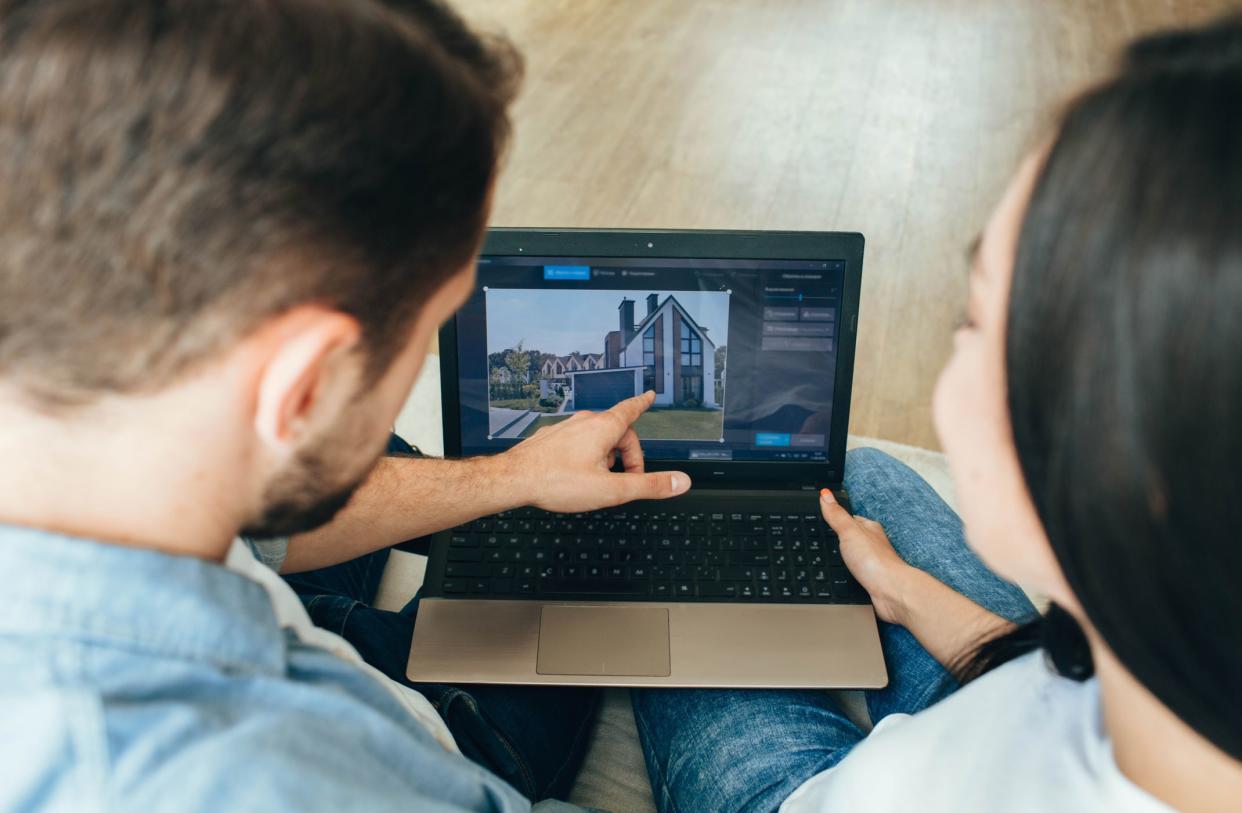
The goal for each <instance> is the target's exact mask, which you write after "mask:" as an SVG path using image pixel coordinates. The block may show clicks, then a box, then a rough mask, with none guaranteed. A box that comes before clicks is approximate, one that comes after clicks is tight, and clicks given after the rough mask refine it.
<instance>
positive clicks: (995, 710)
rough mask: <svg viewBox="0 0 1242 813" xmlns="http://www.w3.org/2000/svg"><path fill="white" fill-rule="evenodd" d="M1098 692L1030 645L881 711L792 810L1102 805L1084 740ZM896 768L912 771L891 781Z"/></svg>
mask: <svg viewBox="0 0 1242 813" xmlns="http://www.w3.org/2000/svg"><path fill="white" fill-rule="evenodd" d="M1097 697H1098V695H1097V694H1096V690H1095V686H1094V684H1084V683H1078V682H1075V681H1071V680H1067V679H1065V678H1062V677H1059V676H1058V675H1056V674H1055V672H1053V671H1052V669H1051V668H1050V667H1049V666H1048V664H1047V663H1046V662H1045V660H1044V656H1043V654H1042V653H1041V652H1034V653H1031V654H1029V655H1025V656H1023V657H1021V658H1018V659H1015V660H1013V661H1011V662H1009V663H1007V664H1005V665H1003V666H1001V667H998V668H997V669H995V670H994V671H992V672H990V673H988V674H987V675H984V676H983V677H981V678H978V679H977V680H975V681H974V682H972V683H971V684H969V685H968V686H965V687H963V688H962V689H959V690H958V691H957V692H955V693H954V694H953V695H951V696H950V697H948V698H946V699H945V700H942V701H941V702H939V703H937V704H936V705H934V706H932V707H930V708H928V709H926V710H924V711H923V712H921V713H919V714H917V715H915V716H913V717H909V716H906V715H893V716H892V717H889V718H885V719H884V720H881V721H878V724H877V725H876V728H875V730H874V731H873V732H872V734H871V735H870V736H868V737H867V738H866V739H865V740H864V741H863V742H862V743H860V744H859V745H858V746H857V747H856V748H855V749H854V750H853V751H852V752H851V753H850V754H849V756H847V757H846V758H845V759H844V760H843V761H842V762H841V763H840V764H839V765H838V766H837V767H836V768H834V769H833V770H832V771H830V772H828V773H826V774H823V775H821V777H820V778H819V780H818V783H819V786H818V787H817V788H812V787H811V786H808V788H807V790H808V792H807V793H805V794H803V797H802V800H803V801H802V802H801V803H800V804H798V805H797V806H792V805H791V806H790V807H789V810H790V811H794V810H796V811H811V810H815V811H819V810H828V809H835V808H836V807H839V806H848V804H850V803H855V802H856V803H859V804H862V805H863V807H865V808H866V809H868V810H874V811H884V810H906V809H912V806H913V807H914V808H917V809H919V810H923V811H955V812H956V811H975V810H979V811H982V810H995V809H998V807H1000V806H1004V807H1006V809H1010V810H1032V811H1034V810H1046V809H1049V805H1053V804H1055V805H1057V806H1058V807H1061V808H1062V809H1063V810H1064V811H1074V810H1084V811H1085V810H1090V809H1093V807H1092V805H1093V804H1095V802H1097V801H1098V798H1097V796H1096V794H1095V793H1094V791H1093V789H1092V787H1091V785H1092V779H1091V776H1090V772H1089V770H1088V766H1087V764H1086V763H1085V761H1084V759H1083V749H1082V748H1081V747H1079V746H1080V745H1081V743H1080V742H1078V741H1079V740H1080V739H1081V736H1082V724H1083V723H1082V721H1083V714H1084V712H1089V709H1090V707H1091V706H1092V705H1093V704H1095V703H1097V702H1098V701H1097V699H1096V698H1097ZM894 771H898V772H899V773H900V774H901V777H902V781H900V782H892V781H891V778H892V776H893V772H894ZM1071 789H1073V791H1072V792H1071ZM1077 800H1081V801H1080V802H1079V801H1077ZM1002 801H1004V804H1003V805H1002V804H1001V803H1002ZM1063 803H1066V804H1063ZM1075 805H1077V806H1075Z"/></svg>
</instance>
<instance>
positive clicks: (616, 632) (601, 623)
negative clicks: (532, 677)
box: [535, 604, 670, 677]
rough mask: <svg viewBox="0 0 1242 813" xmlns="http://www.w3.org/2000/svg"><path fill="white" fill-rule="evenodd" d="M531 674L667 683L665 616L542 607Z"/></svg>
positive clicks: (652, 610) (635, 610) (653, 610)
mask: <svg viewBox="0 0 1242 813" xmlns="http://www.w3.org/2000/svg"><path fill="white" fill-rule="evenodd" d="M535 670H536V671H537V672H538V673H539V674H541V675H618V676H625V675H632V676H643V677H668V676H669V674H670V669H669V655H668V610H667V609H665V608H663V607H600V606H590V605H588V606H577V607H573V606H569V607H567V606H563V605H558V604H551V605H548V606H545V607H544V608H543V614H542V615H541V617H540V620H539V661H538V664H537V665H536V667H535Z"/></svg>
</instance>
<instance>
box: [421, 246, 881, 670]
mask: <svg viewBox="0 0 1242 813" xmlns="http://www.w3.org/2000/svg"><path fill="white" fill-rule="evenodd" d="M862 261H863V237H862V235H861V234H853V233H809V232H726V231H629V230H604V231H588V230H557V231H547V230H525V229H495V230H492V231H490V232H489V234H488V236H487V239H486V242H485V245H484V249H483V252H482V254H481V257H480V259H479V265H478V280H477V285H476V288H475V291H474V293H473V295H472V296H471V297H470V299H469V301H468V302H467V303H466V304H465V305H464V306H463V307H462V309H461V310H460V311H459V312H458V313H457V314H456V316H455V317H454V319H452V320H451V321H450V322H449V323H448V324H447V325H445V326H444V328H443V330H442V331H441V333H440V358H441V361H440V364H441V377H442V404H443V416H444V446H445V452H446V454H447V455H448V456H449V457H455V456H470V455H485V454H496V453H498V452H503V451H504V450H505V449H508V448H510V447H511V446H513V445H515V444H517V443H520V442H521V440H522V439H523V438H524V437H528V436H529V435H531V434H533V433H534V432H536V431H538V429H540V428H541V427H543V426H548V425H550V424H553V423H555V422H557V421H561V420H566V419H568V418H569V417H570V416H571V415H573V414H574V412H575V411H577V410H602V409H607V408H608V407H610V406H612V405H613V404H615V403H617V402H618V401H620V400H622V399H624V398H628V397H631V396H634V395H637V394H640V393H642V392H644V391H646V390H654V391H655V393H656V395H655V403H654V405H653V406H652V408H651V409H650V410H649V411H648V412H647V413H646V414H644V415H643V416H642V417H641V418H640V419H639V420H638V421H637V423H636V424H635V429H636V431H637V433H638V436H639V438H640V441H641V443H642V447H643V453H644V459H645V465H646V467H647V468H648V470H660V469H677V470H681V471H685V472H686V473H688V474H689V475H690V477H691V479H692V481H693V486H692V488H691V489H690V491H688V492H687V493H686V494H684V495H681V496H679V497H677V498H674V499H671V500H665V501H648V502H634V503H629V504H626V505H621V506H617V507H615V508H611V509H606V510H600V511H593V512H589V513H582V514H554V513H549V512H545V511H540V510H536V509H533V508H526V509H518V510H514V511H509V512H505V513H503V514H499V515H496V516H489V517H483V518H481V519H478V520H476V521H473V522H470V523H467V524H465V525H463V526H461V527H458V528H453V529H451V530H449V531H445V532H443V533H440V534H437V535H436V536H434V537H433V538H432V541H431V546H430V558H429V560H428V565H427V572H426V580H425V582H424V586H423V593H422V596H423V598H422V601H421V603H420V605H419V610H418V617H417V622H416V625H415V628H414V637H413V642H412V646H411V650H410V658H409V663H408V667H407V675H408V677H409V678H410V680H412V681H419V682H433V683H505V684H547V685H607V686H632V687H637V686H666V687H756V688H758V687H767V688H878V687H882V686H884V685H886V684H887V682H888V677H887V672H886V669H885V665H884V659H883V656H882V653H881V650H880V640H879V634H878V630H877V627H876V619H875V613H874V610H873V608H872V606H871V604H870V603H869V601H868V598H867V595H866V593H865V592H864V591H863V590H862V589H861V588H860V586H859V585H858V584H857V583H856V582H855V581H854V580H853V578H852V577H851V576H850V574H849V572H848V571H847V570H846V569H845V567H844V566H843V564H842V560H841V554H840V551H839V548H838V540H837V538H836V536H835V535H834V534H833V532H832V531H831V529H829V528H828V526H827V524H826V523H825V522H824V521H823V519H822V518H821V515H820V510H819V499H818V492H819V490H820V489H821V488H830V489H832V490H833V491H834V492H835V493H836V494H837V497H838V499H839V500H840V501H841V502H842V503H844V504H847V505H848V495H847V494H845V493H844V491H843V489H842V469H843V466H844V462H845V440H846V428H847V425H848V422H849V407H850V390H851V381H852V374H853V361H854V341H855V333H856V330H857V322H858V295H859V285H860V281H861V278H862ZM529 476H530V477H538V476H539V472H537V471H532V472H529Z"/></svg>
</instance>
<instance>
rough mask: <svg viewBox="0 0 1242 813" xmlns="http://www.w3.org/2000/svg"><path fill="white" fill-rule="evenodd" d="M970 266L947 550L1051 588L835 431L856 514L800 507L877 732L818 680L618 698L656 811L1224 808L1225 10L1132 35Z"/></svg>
mask: <svg viewBox="0 0 1242 813" xmlns="http://www.w3.org/2000/svg"><path fill="white" fill-rule="evenodd" d="M972 265H973V267H972V270H971V279H970V299H969V304H968V307H967V319H966V321H965V323H964V324H963V326H962V327H961V328H960V329H959V330H958V332H957V334H956V336H955V349H954V353H953V357H952V359H951V360H950V362H949V364H948V365H947V366H946V367H945V370H944V372H943V373H942V375H941V378H940V382H939V384H938V386H937V390H936V396H935V416H936V423H937V428H938V431H939V433H940V437H941V440H942V443H943V445H944V448H945V450H946V452H947V453H948V457H949V461H950V466H951V468H952V472H953V476H954V479H955V481H956V484H957V490H958V497H959V501H960V504H961V508H962V515H963V519H964V522H965V528H966V533H967V537H968V539H969V542H970V545H971V546H972V547H973V548H974V550H975V551H976V552H977V553H978V554H979V557H981V558H982V561H983V562H986V564H987V566H988V567H990V568H991V569H992V570H993V571H995V572H996V573H998V574H1000V575H1001V576H1002V577H1004V578H1005V579H1008V580H1011V581H1012V582H1016V583H1019V584H1022V585H1025V586H1027V587H1028V588H1032V589H1033V590H1035V591H1037V592H1039V593H1041V594H1044V595H1047V596H1048V597H1049V598H1050V600H1051V607H1050V609H1049V610H1048V611H1047V612H1046V613H1045V614H1044V615H1043V616H1042V617H1040V616H1033V612H1034V611H1033V609H1032V608H1031V606H1030V605H1029V603H1028V602H1027V601H1026V599H1025V598H1024V597H1023V596H1022V595H1021V593H1019V592H1018V591H1017V590H1016V589H1015V588H1013V587H1012V585H1010V584H1007V583H1005V582H1003V581H1001V580H999V579H997V578H996V577H995V576H992V575H991V574H990V573H989V572H988V571H987V569H986V568H985V567H984V566H983V564H982V563H981V562H980V561H979V559H978V558H976V557H975V556H974V555H973V554H972V553H971V552H969V551H968V550H967V549H966V548H965V546H964V545H962V544H961V542H962V539H961V525H960V524H959V523H958V521H957V518H956V517H955V516H954V515H953V514H952V512H951V511H950V510H949V509H948V508H947V507H946V506H945V505H944V504H943V503H942V502H940V501H939V499H938V498H936V497H935V495H934V494H933V493H932V492H931V490H930V489H929V488H928V487H927V485H926V484H925V483H923V482H922V481H921V480H919V479H918V478H917V476H916V475H914V474H913V472H911V471H909V470H908V469H906V468H905V467H903V466H901V465H900V464H898V463H896V462H895V461H892V460H891V459H889V458H886V457H884V456H883V455H879V454H878V453H875V452H871V451H862V452H855V453H853V454H851V456H850V458H849V462H848V465H847V468H846V486H847V488H848V490H849V491H850V492H851V495H852V497H853V500H854V505H855V508H856V510H857V511H858V514H859V515H865V516H868V517H870V519H863V518H861V516H860V517H858V518H855V517H851V516H849V514H848V513H846V512H845V511H844V510H843V509H842V508H841V507H840V506H838V505H836V504H834V503H833V502H832V500H831V495H830V494H825V495H824V498H823V500H822V504H823V510H824V516H825V518H826V519H827V521H828V522H829V523H830V524H831V525H832V527H833V528H834V529H835V530H836V531H837V533H838V534H839V535H840V538H841V551H842V555H843V556H844V557H845V559H846V563H847V564H848V565H849V567H850V569H851V570H852V571H853V573H854V574H855V576H856V577H857V578H858V580H859V581H860V582H861V583H862V584H863V585H864V586H865V587H866V588H867V589H868V591H869V592H870V594H871V597H872V599H873V600H874V603H875V608H876V613H877V614H878V615H879V617H880V619H881V621H882V622H884V623H883V624H882V635H883V639H884V646H885V653H886V657H887V659H888V664H889V669H890V674H891V683H890V685H889V686H888V687H887V688H886V689H884V690H881V691H878V692H871V693H868V697H867V704H868V709H869V711H870V714H871V719H872V721H873V722H874V723H876V726H875V729H874V731H873V732H872V733H871V735H870V736H867V737H866V738H865V740H864V734H863V733H862V731H861V730H860V729H859V728H858V727H857V726H856V725H855V724H854V723H853V722H851V721H850V720H849V719H848V718H847V717H846V716H845V715H843V714H842V713H841V712H840V710H839V709H838V708H837V706H836V705H835V704H834V703H833V701H832V699H831V698H830V697H829V696H828V695H827V694H826V693H824V692H740V691H726V692H708V691H694V692H672V691H647V692H636V693H635V699H634V708H635V714H636V717H637V720H638V726H639V732H640V735H641V737H642V740H643V746H644V749H645V751H646V755H647V761H648V767H649V769H650V772H651V778H652V782H653V785H654V786H655V791H656V798H657V801H658V803H659V806H660V808H661V810H663V811H681V812H682V813H689V811H707V810H710V811H727V810H745V811H769V810H775V809H776V808H778V807H780V808H781V809H782V810H784V811H797V812H798V813H804V812H805V811H829V810H834V811H835V810H842V811H845V810H863V811H890V810H892V811H898V810H900V811H996V810H1056V811H1059V812H1060V813H1066V812H1067V811H1080V810H1081V811H1087V810H1091V811H1095V810H1125V811H1157V810H1168V809H1170V808H1173V809H1177V810H1181V811H1187V812H1188V813H1189V812H1195V813H1197V811H1223V810H1231V811H1239V810H1242V699H1240V698H1239V694H1240V693H1242V634H1240V632H1239V630H1242V585H1240V584H1239V581H1240V580H1242V497H1240V496H1239V493H1238V492H1239V491H1242V474H1240V473H1239V472H1240V471H1242V421H1240V420H1239V417H1238V415H1237V411H1238V408H1239V407H1238V405H1239V404H1242V363H1240V360H1239V353H1240V352H1242V313H1240V311H1242V18H1234V19H1231V20H1227V21H1222V22H1220V23H1217V24H1215V25H1213V26H1210V27H1206V28H1202V29H1198V30H1191V31H1182V32H1177V33H1170V34H1164V35H1159V36H1155V37H1151V38H1148V39H1145V40H1142V41H1139V42H1137V43H1136V44H1134V45H1133V46H1132V47H1131V48H1130V49H1129V50H1128V52H1127V54H1126V58H1125V61H1124V64H1123V66H1122V68H1121V69H1120V71H1119V73H1117V75H1115V76H1113V77H1112V78H1111V79H1109V80H1108V81H1106V82H1105V83H1103V84H1102V85H1100V86H1098V87H1096V88H1094V89H1093V90H1091V91H1090V92H1088V93H1086V94H1085V95H1083V96H1082V97H1081V98H1079V99H1078V100H1076V101H1075V102H1074V103H1072V104H1071V105H1070V107H1069V108H1068V110H1067V112H1066V113H1065V115H1064V117H1063V119H1062V121H1061V125H1060V128H1059V132H1058V133H1057V134H1056V136H1055V138H1053V139H1052V141H1051V143H1050V144H1049V145H1048V146H1046V147H1045V148H1044V149H1041V150H1039V151H1038V153H1037V154H1036V155H1034V156H1033V157H1031V158H1030V159H1028V160H1027V161H1026V163H1025V164H1024V165H1023V167H1022V168H1021V170H1020V171H1019V172H1018V174H1017V176H1016V178H1015V179H1014V181H1013V183H1012V185H1011V187H1010V189H1009V190H1008V192H1007V194H1006V195H1005V197H1004V199H1003V200H1002V202H1001V203H1000V205H999V207H998V208H997V210H996V212H995V214H994V215H993V217H992V219H991V221H990V222H989V224H988V226H987V228H986V230H985V232H984V234H983V236H982V239H981V241H980V243H979V245H978V247H977V250H976V251H975V252H974V256H973V262H972ZM876 520H879V521H878V522H877V521H876ZM885 530H887V535H886V533H885ZM890 540H891V544H890ZM1032 618H1033V620H1032ZM1014 622H1018V623H1019V624H1020V625H1019V626H1015V625H1014ZM980 641H983V642H984V643H983V644H982V645H980ZM1034 650H1041V651H1034ZM951 674H952V675H953V676H954V677H950V675H951ZM955 678H956V679H955ZM959 682H960V683H966V684H968V685H966V686H965V687H964V688H962V689H961V690H960V691H957V692H956V693H953V695H952V696H951V697H948V698H947V699H945V700H944V701H943V702H939V703H937V702H936V701H938V700H940V699H941V698H942V697H944V696H945V695H948V694H950V693H951V692H952V691H953V689H954V688H956V686H957V684H958V683H959ZM933 703H936V705H935V706H934V707H932V708H929V709H927V710H926V711H922V710H923V709H925V708H926V707H928V706H930V705H931V704H933ZM917 712H922V713H919V714H918V715H917V716H916V717H914V718H912V719H911V718H908V717H907V716H906V715H908V714H914V713H917ZM847 754H848V755H849V756H848V758H846V755H847ZM843 760H844V761H843Z"/></svg>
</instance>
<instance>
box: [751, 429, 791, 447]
mask: <svg viewBox="0 0 1242 813" xmlns="http://www.w3.org/2000/svg"><path fill="white" fill-rule="evenodd" d="M789 444H790V437H789V433H788V432H756V433H755V445H756V446H788V445H789Z"/></svg>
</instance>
